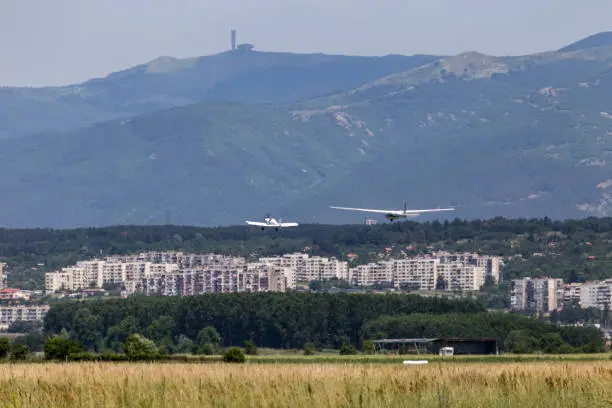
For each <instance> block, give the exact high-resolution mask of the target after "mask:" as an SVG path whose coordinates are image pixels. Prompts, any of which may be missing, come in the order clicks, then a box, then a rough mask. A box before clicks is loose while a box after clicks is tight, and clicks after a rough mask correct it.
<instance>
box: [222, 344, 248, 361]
mask: <svg viewBox="0 0 612 408" xmlns="http://www.w3.org/2000/svg"><path fill="white" fill-rule="evenodd" d="M245 360H246V356H245V355H244V353H243V352H242V350H240V349H239V348H238V347H232V348H231V349H229V350H227V351H226V352H225V353H224V354H223V361H225V362H226V363H244V362H245Z"/></svg>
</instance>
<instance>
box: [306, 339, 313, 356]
mask: <svg viewBox="0 0 612 408" xmlns="http://www.w3.org/2000/svg"><path fill="white" fill-rule="evenodd" d="M314 353H315V346H314V344H313V343H311V342H308V343H306V344H304V355H305V356H312V355H313V354H314Z"/></svg>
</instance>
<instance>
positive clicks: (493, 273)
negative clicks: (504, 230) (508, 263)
mask: <svg viewBox="0 0 612 408" xmlns="http://www.w3.org/2000/svg"><path fill="white" fill-rule="evenodd" d="M433 257H435V258H437V259H439V260H440V263H443V264H447V263H456V262H459V263H462V264H464V265H472V266H476V267H479V268H483V269H484V277H483V282H484V279H486V278H487V277H490V278H491V279H492V280H493V282H495V283H499V282H501V281H502V274H501V268H502V266H503V261H502V259H501V257H499V256H492V255H479V254H475V253H449V252H436V253H434V254H433Z"/></svg>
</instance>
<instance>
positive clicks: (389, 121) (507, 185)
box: [0, 45, 612, 227]
mask: <svg viewBox="0 0 612 408" xmlns="http://www.w3.org/2000/svg"><path fill="white" fill-rule="evenodd" d="M407 61H408V60H407ZM413 63H415V62H414V61H408V62H407V64H413ZM335 66H336V67H338V65H335ZM326 69H327V68H326ZM326 69H323V70H321V73H322V74H324V73H325V72H327V71H326ZM274 72H275V71H274V70H271V71H267V74H272V73H274ZM291 72H292V73H295V72H296V71H295V70H292V71H291ZM309 72H312V71H309ZM338 72H339V74H341V73H342V71H341V70H340V71H338ZM249 75H251V74H249ZM257 75H259V74H257ZM257 75H255V77H256V78H262V77H263V76H257ZM332 77H333V76H332ZM117 78H118V79H120V78H119V77H117ZM253 78H254V77H249V76H248V75H247V76H246V79H245V83H247V84H248V83H251V82H253V81H254V79H253ZM287 78H289V77H287ZM389 78H391V80H389ZM272 79H275V82H269V83H273V84H275V86H279V84H282V83H283V82H282V80H280V78H278V77H277V76H274V75H272V77H271V79H270V81H272ZM354 82H357V81H356V80H355V81H354ZM304 83H306V82H304ZM234 84H240V81H237V82H234ZM257 86H261V84H256V86H255V87H254V88H253V89H257ZM228 87H229V88H231V86H228ZM280 87H281V88H282V86H280ZM295 89H297V88H295ZM327 89H329V88H327ZM233 91H234V92H235V94H236V95H239V94H240V95H246V93H245V92H244V90H243V89H241V87H240V86H237V87H236V88H235V89H234V90H233ZM224 92H225V93H224V94H225V95H229V94H230V92H229V91H228V90H227V89H226V90H225V91H224ZM610 92H612V47H610V46H606V45H604V46H599V47H593V48H588V49H579V50H575V51H568V52H557V51H552V52H546V53H540V54H534V55H531V56H519V57H490V56H486V55H483V54H479V53H474V52H470V53H463V54H460V55H458V56H454V57H453V56H451V57H445V58H443V59H438V60H432V61H428V62H425V63H423V64H420V65H418V66H414V67H409V68H408V69H405V70H399V71H396V72H394V73H391V74H389V75H386V76H382V77H379V78H375V79H373V80H372V81H369V82H367V81H366V82H363V83H360V84H358V85H356V86H355V87H347V88H345V89H344V90H342V91H340V92H336V93H334V92H331V93H330V94H328V95H321V94H319V95H318V96H317V97H314V98H312V99H309V100H307V101H298V102H293V103H275V104H271V103H256V102H255V101H254V99H256V98H253V95H254V94H255V93H256V92H253V93H252V94H250V95H248V96H249V98H245V99H247V100H246V101H245V100H243V101H240V102H239V101H231V102H230V101H222V100H215V101H209V102H200V103H198V104H190V105H187V106H182V107H174V108H171V109H168V110H161V111H157V112H152V113H144V114H142V115H139V116H137V117H131V118H123V119H115V120H112V121H107V122H103V123H99V124H94V125H91V126H89V127H86V128H81V129H78V130H74V131H70V132H65V133H59V134H54V135H39V136H28V137H22V138H13V139H7V140H0V173H2V174H10V175H11V176H10V177H4V178H0V191H6V192H9V193H8V194H7V197H9V199H4V200H0V224H5V225H10V226H16V227H30V226H43V225H44V226H50V227H72V226H90V225H94V226H99V225H116V224H156V223H157V224H159V223H162V222H163V220H165V216H166V214H167V213H168V212H171V213H172V214H173V220H175V221H176V222H178V223H180V224H195V225H204V226H214V225H221V224H240V223H242V221H243V220H244V219H248V218H253V217H257V216H258V215H263V214H265V213H268V212H270V213H280V214H281V215H282V217H283V218H287V219H289V218H292V219H298V220H303V221H304V222H323V223H339V222H350V221H351V220H353V221H354V220H357V219H363V215H360V214H354V213H348V212H341V211H335V210H330V209H329V208H328V206H329V205H341V206H360V207H361V206H363V207H371V208H389V207H390V208H393V207H396V208H399V207H400V206H401V203H402V202H403V201H404V200H407V201H408V202H409V203H410V207H412V208H428V207H430V208H431V207H434V208H435V207H438V206H441V207H446V206H456V207H457V211H456V212H453V213H448V214H439V215H438V214H435V215H431V216H427V217H422V218H423V219H431V218H432V217H433V218H438V217H440V218H454V217H461V218H468V219H469V218H480V217H482V216H483V215H486V216H489V217H490V216H513V217H532V216H544V215H547V216H549V217H551V218H567V217H572V218H576V217H579V216H589V215H610V214H612V193H611V191H612V189H611V187H612V182H611V181H610V170H611V168H610V163H612V157H611V156H612V103H611V102H610V100H609V95H610ZM289 94H290V93H288V92H286V93H284V94H283V95H285V96H286V95H289Z"/></svg>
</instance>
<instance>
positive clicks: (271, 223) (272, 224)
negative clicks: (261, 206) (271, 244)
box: [246, 215, 299, 231]
mask: <svg viewBox="0 0 612 408" xmlns="http://www.w3.org/2000/svg"><path fill="white" fill-rule="evenodd" d="M246 223H247V224H249V225H252V226H255V227H261V230H262V231H263V230H265V229H266V228H274V229H275V230H276V231H278V229H279V228H291V227H297V226H298V225H299V224H298V223H297V222H282V220H281V219H279V220H278V221H277V220H276V219H274V218H272V217H270V215H267V216H266V218H264V222H258V221H246Z"/></svg>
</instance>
